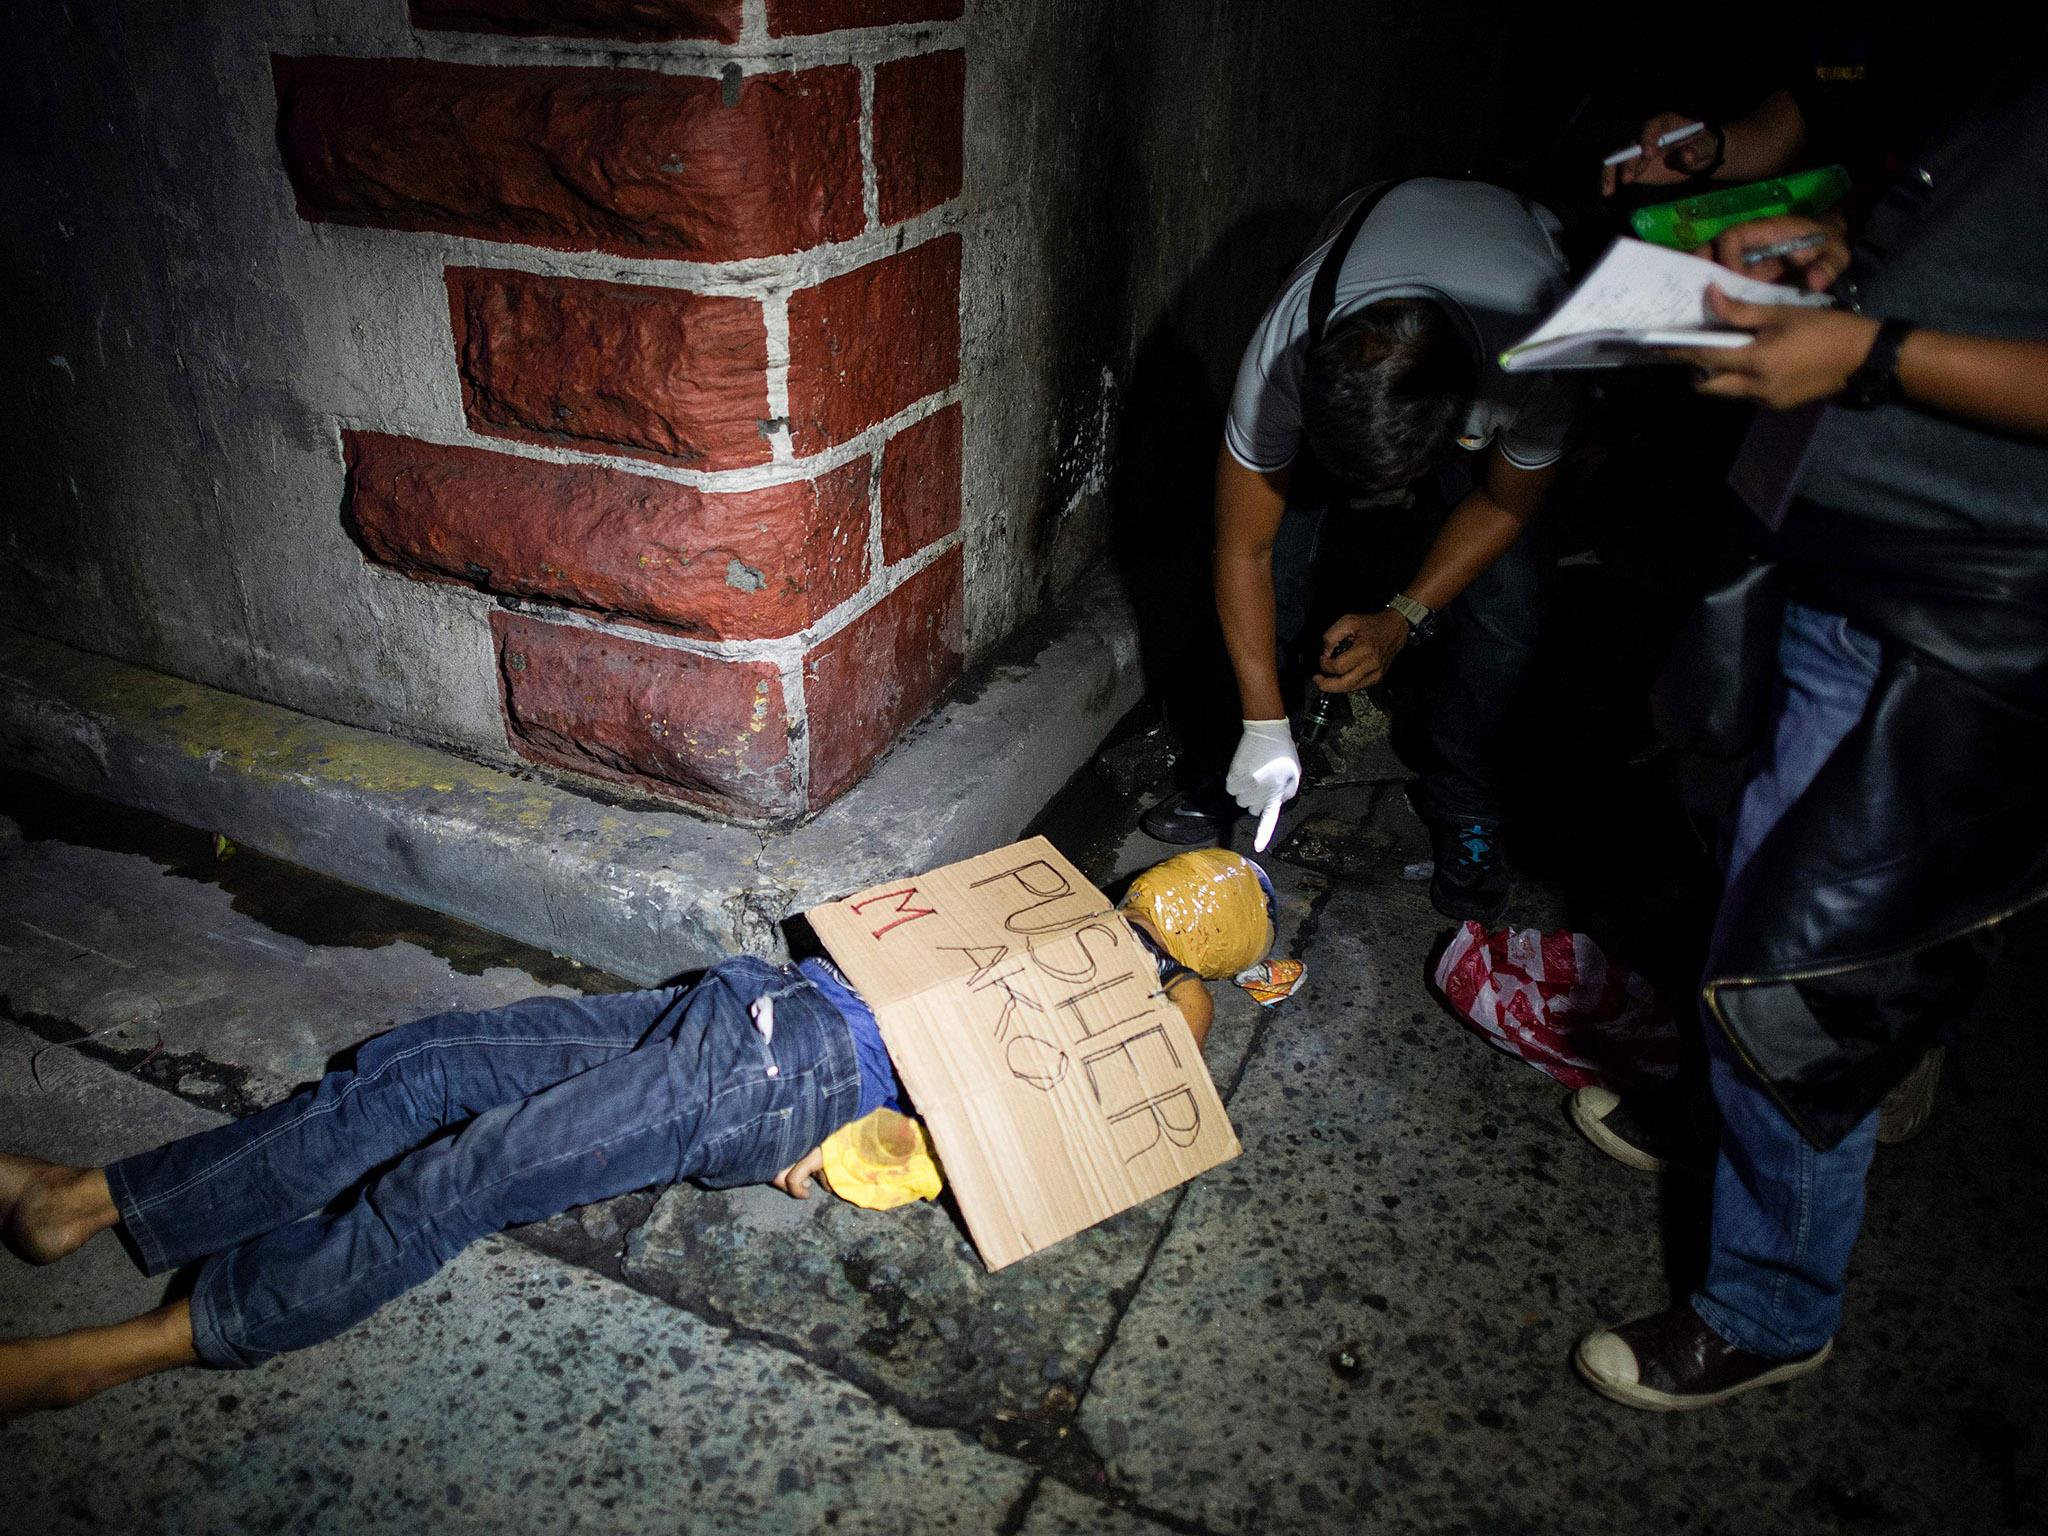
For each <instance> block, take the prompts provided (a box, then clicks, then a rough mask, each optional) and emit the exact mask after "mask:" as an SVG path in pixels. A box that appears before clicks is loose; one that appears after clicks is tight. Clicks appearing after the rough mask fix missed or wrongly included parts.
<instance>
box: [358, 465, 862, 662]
mask: <svg viewBox="0 0 2048 1536" xmlns="http://www.w3.org/2000/svg"><path fill="white" fill-rule="evenodd" d="M343 448H344V453H345V456H346V458H347V460H348V518H349V522H350V525H351V526H352V527H353V528H354V529H355V531H356V533H357V535H358V536H359V537H360V538H361V540H362V542H363V546H364V547H365V548H366V549H367V550H368V551H369V553H370V555H371V557H372V558H373V559H376V560H378V561H381V562H382V563H384V564H386V565H389V566H392V567H394V568H395V569H397V570H400V571H403V572H404V573H405V574H406V575H408V576H412V577H415V578H417V579H420V580H428V581H434V580H439V581H455V582H463V583H466V584H468V585H472V586H478V587H482V588H483V589H484V590H485V591H487V592H498V593H504V594H506V595H508V596H513V597H531V598H541V599H544V600H546V601H549V602H557V603H568V604H571V605H573V606H575V607H578V608H585V609H589V610H591V611H593V612H596V613H601V614H605V615H608V616H611V617H617V618H626V619H642V620H648V621H651V622H653V623H656V624H663V625H667V626H669V627H671V628H674V629H677V630H680V631H682V632H683V633H685V634H689V635H693V636H697V637H699V638H703V639H709V640H742V639H769V638H773V637H775V636H779V635H790V634H794V633H796V631H798V630H800V629H802V628H804V627H805V626H806V625H808V624H812V623H815V622H816V621H817V620H818V619H819V618H821V617H823V616H824V615H825V614H826V613H827V612H829V611H830V610H831V609H833V608H835V607H837V606H838V605H839V604H840V603H843V602H845V601H846V599H848V598H849V597H852V596H853V595H854V593H856V592H858V591H859V590H860V589H861V587H862V586H864V585H865V584H866V582H867V575H868V555H867V535H868V461H867V460H866V459H856V460H855V461H854V462H853V463H851V464H847V465H843V466H841V467H840V468H838V469H836V470H833V471H831V472H830V473H828V474H825V475H822V476H820V477H819V478H818V479H816V480H795V481H791V482H789V483H787V484H784V485H774V486H769V487H766V488H765V489H762V490H757V491H733V492H725V493H714V492H706V491H699V490H696V489H693V488H692V487H690V486H687V485H675V484H672V483H670V482H669V481H666V480H654V479H650V478H648V477H647V476H645V475H633V474H625V473H621V472H620V471H618V470H612V469H598V468H594V467H592V466H590V465H584V464H548V463H542V462H539V461H536V460H533V459H521V458H515V457H513V456H512V455H510V454H503V453H491V452H489V451H487V450H485V449H481V448H458V447H449V446H447V445H444V444H440V443H423V442H419V441H416V440H415V439H413V438H408V437H390V436H387V435H385V434H383V433H380V432H349V433H345V434H344V438H343Z"/></svg>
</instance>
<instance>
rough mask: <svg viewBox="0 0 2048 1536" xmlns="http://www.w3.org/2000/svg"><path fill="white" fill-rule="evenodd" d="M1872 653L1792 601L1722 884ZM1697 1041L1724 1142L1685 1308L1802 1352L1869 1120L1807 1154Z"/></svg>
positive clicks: (1821, 1335) (1859, 1221) (1764, 1096)
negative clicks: (1698, 1271)
mask: <svg viewBox="0 0 2048 1536" xmlns="http://www.w3.org/2000/svg"><path fill="white" fill-rule="evenodd" d="M1881 658H1882V651H1881V649H1880V647H1879V644H1878V642H1877V640H1876V639H1875V638H1874V637H1873V636H1871V635H1869V634H1866V633H1865V632H1863V631H1862V630H1859V629H1857V628H1856V627H1855V626H1853V625H1852V624H1850V623H1849V621H1848V620H1847V619H1844V618H1842V617H1841V616H1840V615H1838V614H1830V613H1822V612H1820V611H1819V610H1817V609H1813V608H1807V607H1803V606H1801V605H1799V604H1797V603H1795V604H1792V605H1791V606H1790V607H1789V608H1788V610H1787V612H1786V615H1785V627H1784V631H1783V634H1782V636H1781V638H1780V640H1779V645H1778V674H1779V676H1778V691H1777V704H1776V711H1775V718H1774V723H1773V727H1772V736H1771V740H1770V741H1769V742H1768V743H1767V744H1766V745H1765V746H1764V747H1763V748H1762V749H1761V750H1760V751H1759V752H1758V754H1757V756H1756V758H1755V759H1754V760H1753V761H1752V763H1751V765H1750V770H1749V777H1748V779H1747V781H1746V782H1745V784H1744V785H1743V790H1742V799H1741V803H1740V805H1739V807H1738V809H1737V811H1736V817H1735V827H1734V832H1733V834H1732V837H1731V839H1730V843H1729V849H1728V868H1727V876H1726V882H1725V884H1724V889H1725V888H1726V886H1727V885H1732V884H1733V883H1734V881H1735V877H1736V876H1737V875H1738V874H1739V873H1741V870H1742V867H1743V866H1744V865H1745V864H1747V863H1748V862H1749V858H1750V855H1752V854H1753V853H1755V852H1756V850H1757V848H1758V846H1759V845H1760V844H1761V843H1762V842H1763V840H1764V837H1765V836H1766V834H1768V833H1769V832H1770V830H1771V828H1772V827H1773V826H1775V825H1776V824H1777V821H1778V818H1779V817H1780V816H1782V815H1783V814H1784V813H1785V810H1786V808H1787V807H1788V806H1790V805H1791V804H1792V802H1793V801H1795V800H1797V799H1798V798H1799V796H1800V794H1801V793H1802V792H1804V790H1805V789H1806V787H1807V786H1808V785H1809V784H1811V783H1812V782H1813V778H1814V775H1815V774H1817V773H1819V772H1820V768H1821V765H1822V764H1823V763H1825V762H1826V761H1827V759H1828V756H1829V754H1831V753H1832V752H1833V751H1834V750H1835V748H1836V747H1837V746H1838V745H1840V743H1841V741H1842V738H1843V737H1845V736H1847V735H1848V734H1849V732H1850V730H1851V729H1853V728H1854V726H1855V725H1856V723H1857V722H1858V721H1859V720H1861V719H1862V718H1863V710H1864V706H1865V704H1866V703H1867V702H1868V701H1869V698H1870V690H1871V685H1872V684H1873V683H1875V682H1876V680H1877V672H1878V665H1879V662H1880V660H1881ZM1717 939H1718V935H1717ZM1710 968H1711V962H1710ZM1706 1038H1707V1071H1708V1082H1709V1083H1710V1085H1711V1086H1712V1089H1713V1094H1714V1101H1715V1103H1716V1104H1717V1105H1718V1106H1719V1108H1720V1111H1721V1148H1720V1153H1719V1156H1718V1157H1717V1159H1716V1161H1715V1165H1714V1193H1713V1234H1712V1238H1711V1243H1710V1247H1709V1253H1708V1260H1707V1274H1706V1279H1705V1280H1704V1281H1703V1282H1702V1284H1701V1286H1700V1288H1699V1290H1698V1291H1697V1292H1695V1293H1694V1295H1693V1298H1692V1305H1693V1310H1694V1311H1695V1312H1697V1313H1698V1314H1699V1316H1700V1320H1701V1321H1702V1322H1704V1323H1706V1325H1707V1326H1708V1327H1709V1328H1712V1329H1713V1330H1714V1332H1716V1333H1718V1334H1719V1335H1720V1336H1721V1337H1722V1338H1724V1339H1726V1340H1727V1341H1728V1342H1729V1343H1731V1344H1733V1345H1735V1346H1737V1347H1738V1348H1741V1349H1746V1350H1750V1351H1752V1352H1753V1353H1755V1354H1759V1355H1768V1356H1771V1357H1773V1358H1776V1359H1789V1358H1791V1357H1793V1356H1796V1355H1805V1354H1810V1353H1812V1352H1813V1351H1814V1350H1816V1349H1819V1348H1820V1347H1821V1345H1823V1344H1825V1343H1826V1342H1827V1341H1828V1340H1829V1339H1831V1338H1833V1337H1834V1334H1835V1329H1836V1328H1837V1327H1838V1326H1839V1325H1840V1323H1841V1320H1842V1276H1843V1273H1844V1272H1845V1271H1846V1270H1847V1268H1848V1265H1849V1250H1850V1249H1851V1248H1852V1247H1853V1246H1855V1242H1856V1234H1857V1232H1858V1230H1859V1229H1860V1228H1861V1227H1862V1225H1863V1177H1864V1174H1865V1172H1866V1171H1867V1170H1868V1169H1869V1167H1870V1158H1871V1154H1872V1152H1873V1151H1874V1150H1875V1149H1876V1146H1877V1115H1876V1112H1875V1111H1873V1112H1872V1113H1871V1114H1870V1115H1868V1116H1866V1117H1865V1118H1864V1120H1863V1122H1862V1123H1861V1124H1860V1125H1858V1126H1857V1127H1856V1129H1855V1130H1853V1131H1851V1132H1850V1133H1849V1134H1848V1135H1847V1136H1845V1137H1844V1138H1843V1139H1842V1140H1841V1142H1840V1143H1838V1144H1837V1145H1836V1146H1835V1147H1834V1148H1832V1149H1831V1150H1829V1151H1826V1152H1821V1151H1817V1150H1815V1148H1814V1147H1813V1145H1812V1143H1810V1142H1809V1141H1807V1139H1806V1138H1805V1137H1804V1136H1802V1135H1800V1134H1799V1132H1798V1131H1797V1130H1795V1129H1794V1128H1793V1126H1792V1123H1791V1122H1790V1121H1789V1120H1787V1119H1786V1118H1785V1116H1784V1114H1783V1112H1782V1111H1781V1110H1779V1108H1778V1106H1777V1104H1776V1103H1775V1102H1774V1101H1773V1100H1772V1098H1771V1096H1770V1094H1769V1092H1768V1091H1767V1090H1766V1089H1765V1088H1764V1086H1763V1084H1762V1083H1760V1082H1759V1081H1758V1080H1757V1079H1756V1078H1755V1077H1754V1076H1752V1075H1751V1074H1750V1072H1749V1069H1748V1068H1747V1067H1745V1066H1743V1065H1742V1063H1741V1061H1740V1060H1739V1059H1738V1058H1737V1056H1736V1055H1735V1051H1734V1047H1733V1046H1731V1045H1730V1044H1729V1042H1728V1040H1727V1038H1726V1037H1725V1036H1724V1035H1723V1034H1722V1032H1721V1029H1720V1026H1719V1025H1717V1024H1716V1023H1715V1022H1714V1021H1713V1020H1712V1019H1711V1018H1709V1019H1708V1020H1707V1021H1706Z"/></svg>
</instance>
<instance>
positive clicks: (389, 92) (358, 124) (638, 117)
mask: <svg viewBox="0 0 2048 1536" xmlns="http://www.w3.org/2000/svg"><path fill="white" fill-rule="evenodd" d="M271 68H272V72H273V74H274V76H275V79H276V85H277V101H278V134H279V141H280V143H281V144H282V146H283V151H284V161H285V168H286V170H287V171H288V172H289V173H290V175H291V180H292V186H293V189H294V190H295V191H296V192H297V194H298V200H299V212H300V214H301V215H302V216H303V217H305V218H308V219H324V220H331V221H333V222H335V223H340V224H364V225H370V226H372V227H375V228H379V229H402V230H428V229H431V230H440V231H443V232H445V233H448V234H456V235H473V236H476V237H477V238H479V239H483V240H508V241H515V242H518V243H520V244H525V245H545V246H554V247H557V248H560V249H564V250H600V251H613V252H617V253H618V254H620V255H623V256H672V257H679V258H684V259H687V260H692V261H730V260H734V259H739V258H744V257H753V256H769V255H776V254H780V253H782V252H786V251H794V250H802V249H805V248H807V247H809V246H813V245H817V244H819V243H820V242H821V241H827V240H841V239H845V238H847V237H848V236H850V235H853V234H856V233H858V232H859V231H860V229H861V227H862V223H863V220H864V214H863V211H862V206H861V168H860V145H859V142H858V140H859V116H860V80H859V74H858V72H857V71H856V70H854V69H853V68H852V67H851V66H850V65H838V66H833V67H830V68H823V69H810V70H804V71H802V72H800V73H775V74H763V75H749V76H746V77H745V78H744V80H741V79H740V78H739V77H735V79H734V82H733V84H732V85H731V86H730V87H728V85H727V84H726V82H725V81H723V80H720V79H714V78H711V77H709V76H701V75H691V76H683V75H660V74H655V73H653V72H652V71H650V70H639V69H582V68H573V67H551V68H527V67H513V66H506V65H478V64H441V63H435V62H433V61H431V60H426V59H340V58H324V57H314V58H284V57H273V59H272V60H271Z"/></svg>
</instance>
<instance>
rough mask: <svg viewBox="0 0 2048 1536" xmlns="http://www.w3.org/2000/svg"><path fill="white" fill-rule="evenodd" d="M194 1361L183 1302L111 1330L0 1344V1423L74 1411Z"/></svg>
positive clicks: (188, 1313) (188, 1312)
mask: <svg viewBox="0 0 2048 1536" xmlns="http://www.w3.org/2000/svg"><path fill="white" fill-rule="evenodd" d="M198 1362H199V1354H198V1351H196V1350H195V1349H193V1347H192V1309H191V1305H190V1303H188V1302H183V1301H174V1302H172V1303H171V1304H170V1305H169V1306H167V1307H158V1308H157V1309H156V1310H155V1311H154V1312H145V1313H143V1314H142V1316H140V1317H131V1318H130V1319H128V1321H127V1322H125V1323H115V1324H113V1325H112V1326H111V1327H106V1328H74V1329H72V1330H71V1331H70V1332H69V1333H58V1334H52V1335H51V1336H50V1337H49V1338H46V1339H0V1420H6V1419H13V1418H19V1417H20V1416H21V1415H23V1414H25V1413H35V1412H38V1411H39V1410H42V1409H46V1408H73V1407H76V1406H77V1405H78V1404H80V1403H82V1402H84V1401H85V1400H86V1399H87V1398H89V1397H94V1396H96V1395H98V1394H99V1393H101V1392H104V1391H106V1390H107V1388H109V1387H116V1386H119V1385H120V1384H121V1383H122V1382H124V1381H133V1380H135V1379H136V1378H137V1377H138V1376H151V1375H154V1374H155V1373H156V1372H158V1371H167V1370H170V1369H171V1368H172V1367H173V1366H179V1365H196V1364H198Z"/></svg>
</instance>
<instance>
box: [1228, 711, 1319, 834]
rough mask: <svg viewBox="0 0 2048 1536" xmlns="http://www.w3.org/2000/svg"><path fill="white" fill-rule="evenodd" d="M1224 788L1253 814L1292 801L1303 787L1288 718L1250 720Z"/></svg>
mask: <svg viewBox="0 0 2048 1536" xmlns="http://www.w3.org/2000/svg"><path fill="white" fill-rule="evenodd" d="M1223 787H1224V788H1225V789H1227V790H1229V791H1230V794H1231V797H1232V798H1233V799H1234V800H1236V801H1237V803H1238V804H1239V805H1241V806H1243V807H1244V808H1245V809H1246V810H1247V811H1249V812H1250V813H1251V814H1252V815H1254V816H1258V815H1260V814H1262V813H1263V812H1264V811H1265V810H1266V809H1267V807H1269V806H1273V805H1277V804H1278V803H1279V802H1281V801H1283V800H1290V799H1292V798H1293V797H1294V792H1295V791H1296V790H1297V789H1300V788H1301V758H1300V757H1299V756H1298V755H1297V754H1296V753H1295V750H1294V732H1293V731H1292V730H1291V729H1290V728H1289V726H1288V724H1287V722H1286V721H1285V720H1247V721H1245V722H1244V735H1243V736H1242V737H1240V738H1239V740H1238V743H1237V752H1236V753H1235V754H1234V755H1233V756H1232V757H1231V759H1230V773H1229V774H1228V776H1226V777H1225V779H1224V780H1223Z"/></svg>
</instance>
